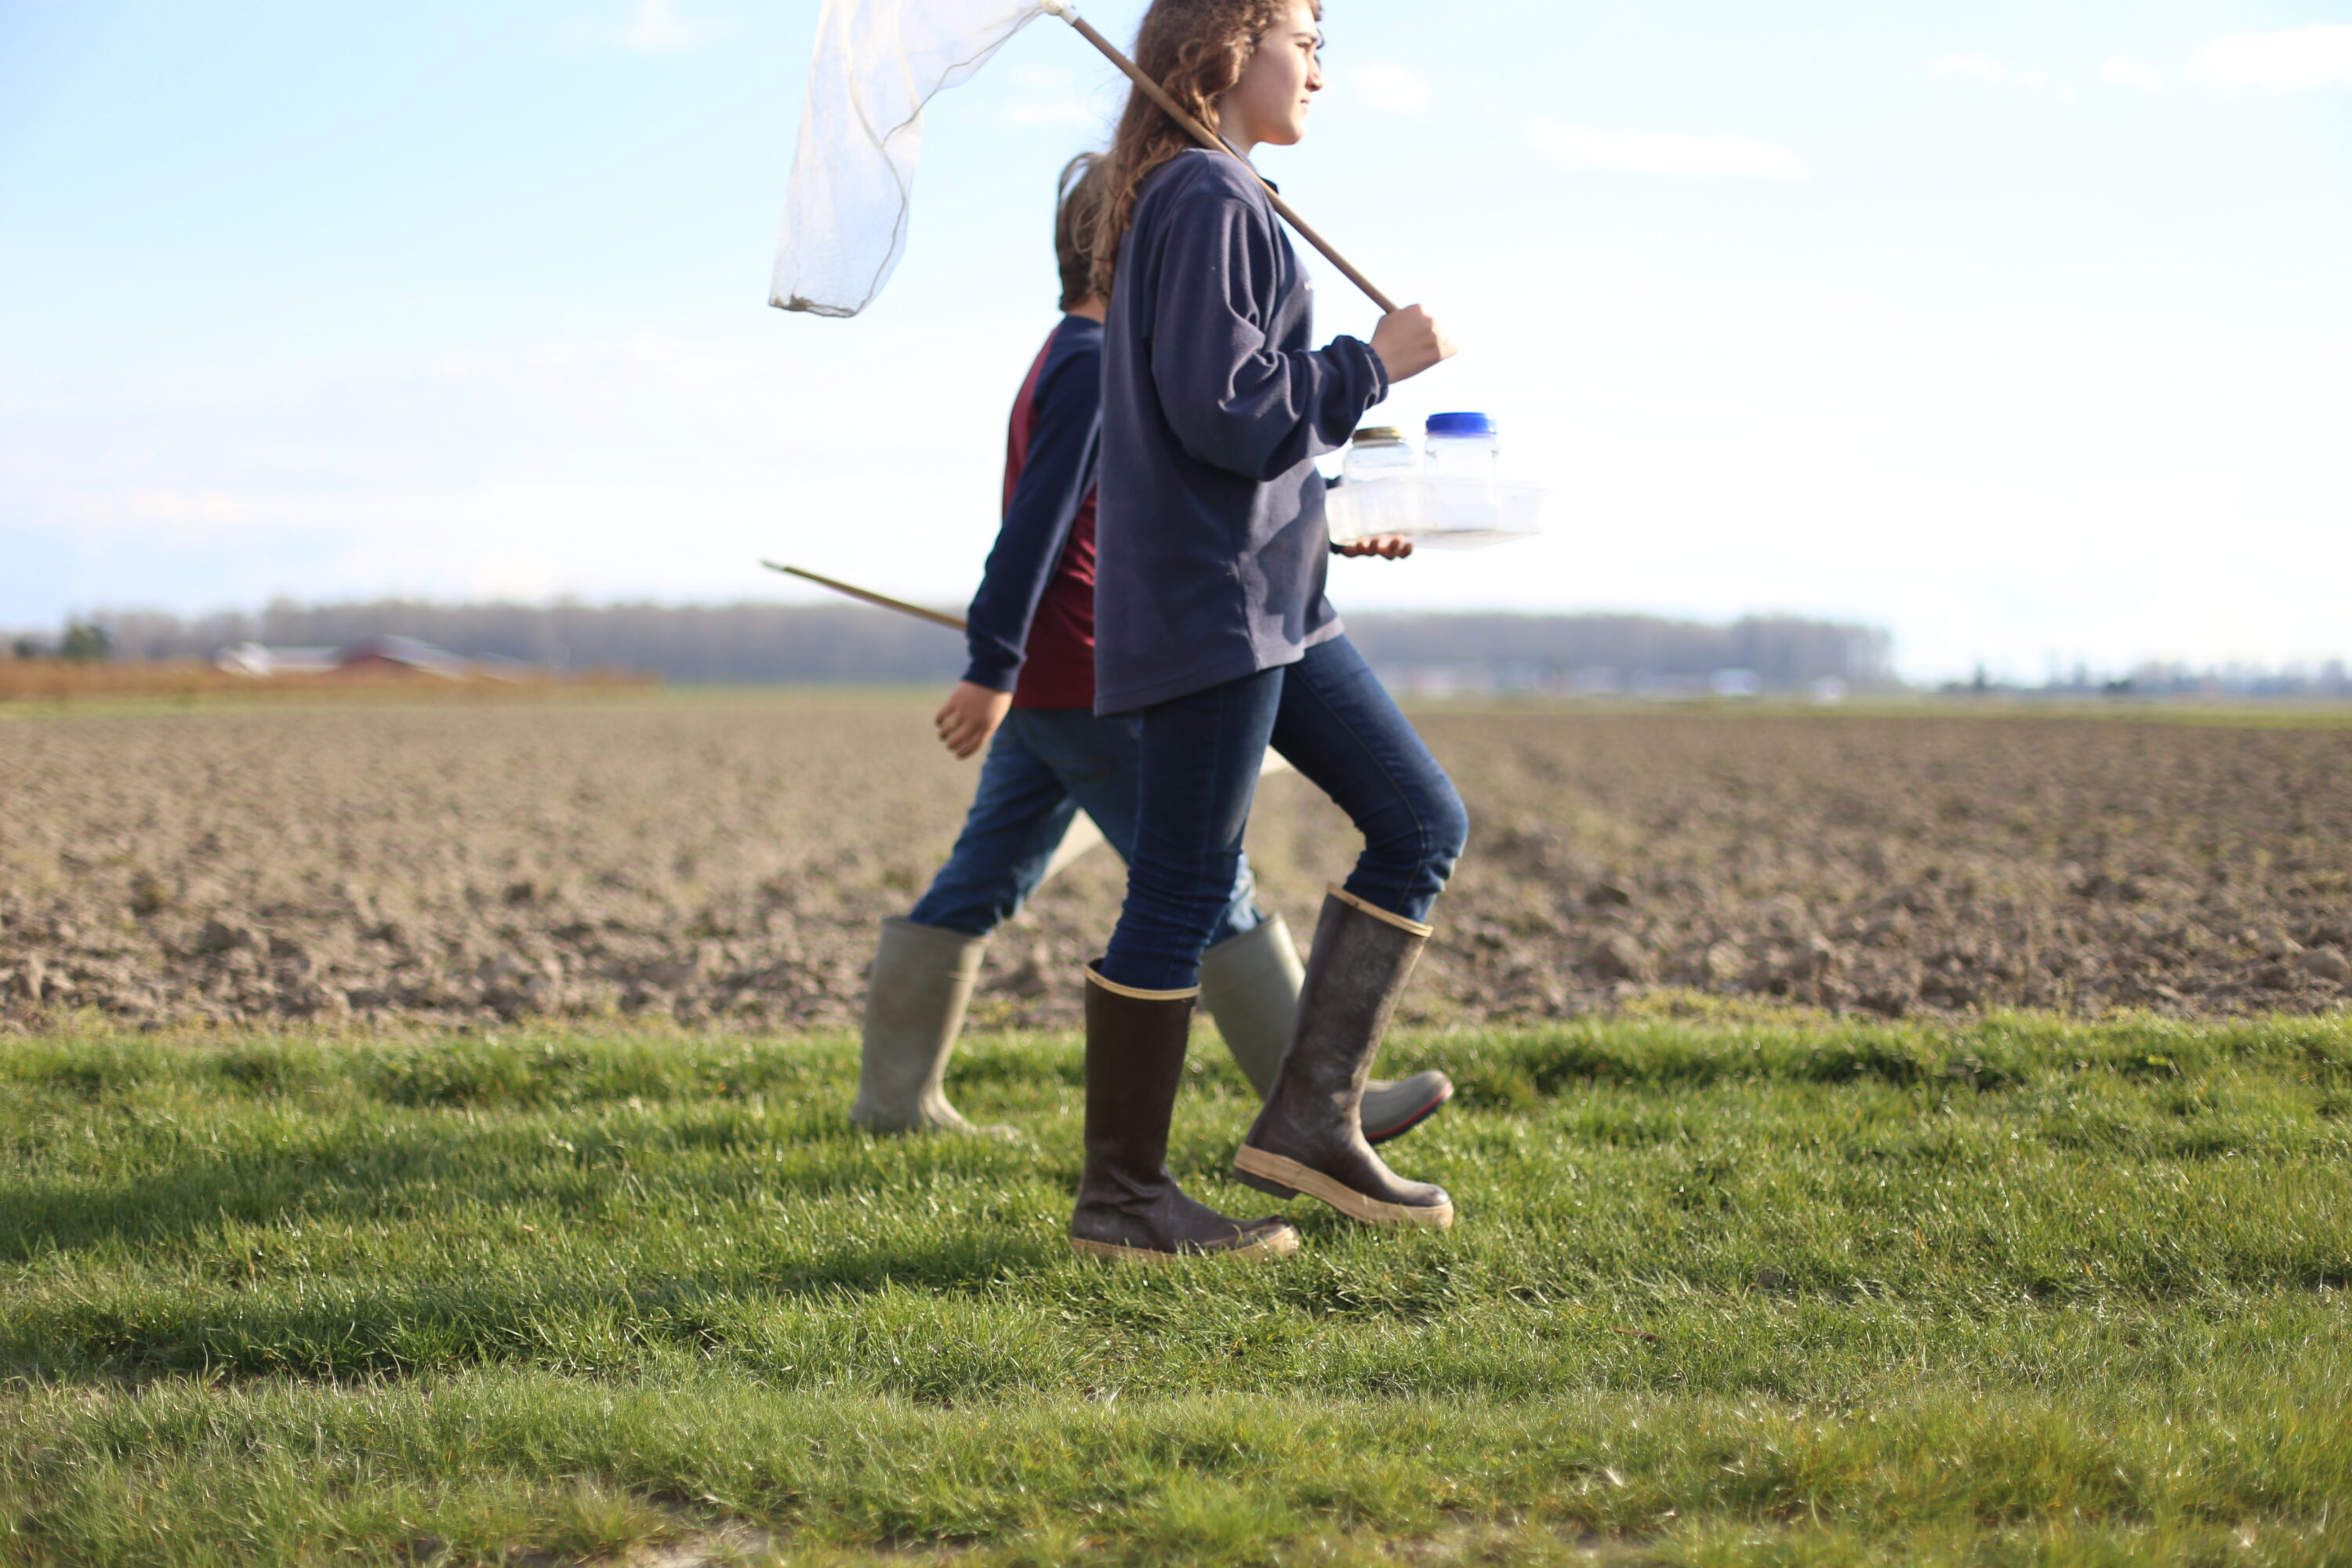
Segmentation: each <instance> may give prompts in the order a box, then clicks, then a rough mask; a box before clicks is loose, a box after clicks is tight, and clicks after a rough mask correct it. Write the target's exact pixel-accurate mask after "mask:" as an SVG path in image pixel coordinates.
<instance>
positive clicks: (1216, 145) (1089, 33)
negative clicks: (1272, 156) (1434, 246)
mask: <svg viewBox="0 0 2352 1568" xmlns="http://www.w3.org/2000/svg"><path fill="white" fill-rule="evenodd" d="M1040 4H1042V5H1044V6H1045V9H1046V10H1048V11H1051V12H1052V13H1053V14H1054V15H1055V16H1059V17H1060V18H1061V19H1062V20H1063V21H1065V22H1067V23H1068V24H1069V25H1070V26H1073V27H1076V29H1077V30H1078V37H1082V38H1084V39H1086V41H1087V42H1088V43H1090V44H1092V45H1093V46H1094V47H1096V48H1097V49H1100V50H1101V51H1102V52H1103V58H1106V59H1108V60H1109V61H1110V63H1111V64H1113V65H1115V66H1117V67H1118V68H1119V69H1121V70H1123V71H1125V72H1126V73H1127V75H1128V79H1129V80H1130V81H1132V82H1134V83H1135V85H1136V86H1137V87H1139V88H1140V89H1143V94H1144V96H1145V97H1147V98H1149V99H1150V100H1151V101H1152V102H1154V103H1156V104H1158V105H1159V106H1160V109H1161V110H1163V111H1165V112H1166V114H1167V116H1168V118H1169V119H1171V120H1172V121H1175V122H1176V123H1177V124H1178V125H1180V126H1181V127H1183V129H1184V130H1185V131H1186V132H1188V133H1189V134H1190V135H1191V136H1192V140H1193V141H1195V142H1199V143H1200V144H1201V145H1202V146H1203V147H1206V148H1208V149H1209V150H1210V151H1212V152H1216V153H1224V154H1226V155H1227V156H1229V157H1231V158H1233V159H1234V161H1236V162H1237V163H1240V164H1241V166H1242V167H1243V168H1244V169H1248V170H1249V172H1250V177H1251V178H1253V179H1255V180H1256V181H1257V183H1258V184H1261V185H1265V199H1266V200H1268V201H1270V202H1272V203H1273V204H1274V210H1275V211H1276V212H1278V213H1280V214H1281V215H1282V220H1283V221H1284V222H1285V223H1286V224H1288V225H1289V226H1291V227H1293V228H1295V229H1297V231H1298V237H1300V238H1301V239H1304V240H1305V241H1306V242H1307V244H1309V245H1311V246H1313V247H1315V248H1316V249H1318V250H1319V251H1321V252H1322V253H1323V255H1324V257H1325V258H1327V259H1328V260H1329V261H1330V263H1331V265H1332V266H1334V267H1336V268H1339V270H1340V271H1341V272H1343V273H1345V274H1346V275H1347V279H1348V281H1349V282H1350V283H1353V284H1354V285H1355V286H1356V287H1357V288H1359V289H1362V290H1363V291H1364V293H1365V295H1366V296H1367V297H1368V298H1369V299H1370V300H1371V302H1372V303H1373V304H1375V305H1378V306H1379V307H1380V308H1381V313H1382V314H1383V315H1386V314H1388V313H1390V312H1391V311H1393V310H1395V309H1396V308H1397V307H1396V301H1395V300H1391V299H1390V298H1389V297H1388V296H1387V295H1386V294H1383V293H1381V291H1380V289H1377V288H1375V287H1374V286H1373V283H1372V280H1371V279H1369V278H1367V277H1365V276H1364V275H1363V274H1362V273H1360V272H1359V271H1357V270H1356V264H1355V263H1354V262H1352V261H1349V259H1348V258H1346V257H1344V256H1342V255H1340V254H1339V252H1338V251H1337V250H1334V249H1333V248H1332V247H1331V242H1330V241H1329V240H1328V239H1326V238H1324V237H1322V236H1321V235H1319V234H1318V233H1316V232H1315V226H1314V225H1313V224H1311V223H1308V222H1307V220H1306V219H1305V218H1303V217H1300V216H1298V215H1297V213H1296V212H1294V211H1293V210H1291V205H1290V204H1289V203H1288V202H1286V201H1284V200H1283V199H1282V194H1281V193H1280V192H1279V191H1276V189H1275V188H1274V187H1273V186H1272V185H1266V184H1265V175H1263V174H1259V173H1258V172H1257V170H1256V169H1255V167H1253V166H1252V164H1251V163H1250V161H1249V160H1248V159H1247V158H1244V157H1243V156H1242V155H1241V154H1240V153H1236V152H1234V150H1233V148H1232V147H1231V146H1230V145H1229V144H1227V142H1226V141H1225V139H1224V138H1223V137H1222V136H1220V135H1218V134H1217V133H1216V132H1213V131H1212V130H1210V129H1209V128H1208V127H1207V126H1205V125H1203V124H1202V123H1201V122H1200V121H1197V120H1195V119H1193V118H1192V116H1191V115H1189V114H1187V113H1185V112H1184V111H1183V110H1181V109H1180V108H1178V107H1177V105H1176V100H1174V99H1172V98H1171V97H1169V96H1168V89H1165V88H1163V87H1161V86H1160V84H1159V83H1158V82H1156V81H1154V80H1152V79H1150V77H1148V76H1146V75H1144V74H1143V72H1142V71H1141V69H1139V68H1138V67H1137V65H1136V63H1135V62H1134V61H1133V60H1131V59H1129V58H1127V56H1126V55H1125V54H1123V53H1122V52H1120V50H1119V47H1118V45H1117V44H1114V43H1112V42H1111V41H1110V40H1109V39H1108V38H1106V37H1103V36H1102V35H1101V34H1100V33H1098V32H1097V31H1096V30H1095V27H1094V24H1092V23H1090V22H1088V21H1087V19H1086V18H1085V17H1084V16H1079V15H1078V14H1077V13H1076V11H1074V10H1072V9H1071V8H1070V5H1069V0H1040Z"/></svg>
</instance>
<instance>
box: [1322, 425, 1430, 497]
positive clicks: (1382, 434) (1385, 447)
mask: <svg viewBox="0 0 2352 1568" xmlns="http://www.w3.org/2000/svg"><path fill="white" fill-rule="evenodd" d="M1420 466H1421V463H1420V459H1419V458H1416V457H1414V455H1413V450H1412V447H1411V446H1410V445H1409V444H1408V443H1407V442H1406V440H1405V438H1404V432H1403V431H1402V430H1400V429H1398V428H1397V427H1396V426H1393V425H1367V426H1364V427H1363V428H1362V429H1360V430H1359V431H1357V432H1356V436H1355V439H1353V440H1351V441H1349V443H1348V455H1347V456H1346V457H1345V458H1341V459H1339V481H1340V483H1342V484H1349V485H1367V484H1372V483H1375V482H1377V481H1378V480H1381V479H1398V478H1401V477H1402V476H1404V475H1408V474H1411V473H1412V472H1413V470H1414V469H1416V468H1419V467H1420Z"/></svg>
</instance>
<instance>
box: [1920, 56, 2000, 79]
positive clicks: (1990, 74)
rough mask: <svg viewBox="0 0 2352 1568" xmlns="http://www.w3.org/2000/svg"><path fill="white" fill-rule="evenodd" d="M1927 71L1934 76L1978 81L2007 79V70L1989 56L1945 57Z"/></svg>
mask: <svg viewBox="0 0 2352 1568" xmlns="http://www.w3.org/2000/svg"><path fill="white" fill-rule="evenodd" d="M1927 69H1928V71H1929V73H1930V74H1932V75H1935V76H1964V77H1973V78H1974V79H1977V80H1978V81H2007V80H2008V79H2009V68H2008V67H2007V66H2005V65H2002V64H2001V63H2000V61H1999V60H1997V59H1994V58H1992V57H1991V56H1990V55H1946V56H1945V57H1944V58H1942V59H1939V60H1937V62H1936V63H1935V64H1933V65H1931V66H1929V67H1928V68H1927Z"/></svg>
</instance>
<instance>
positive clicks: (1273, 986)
mask: <svg viewBox="0 0 2352 1568" xmlns="http://www.w3.org/2000/svg"><path fill="white" fill-rule="evenodd" d="M1306 978H1307V969H1306V966H1305V965H1304V964H1302V963H1299V962H1298V947H1297V943H1295V942H1292V941H1291V940H1290V928H1289V927H1288V926H1287V925H1286V924H1284V923H1283V919H1282V917H1281V916H1280V915H1268V916H1266V918H1265V922H1264V923H1263V924H1261V925H1259V926H1257V927H1256V928H1255V930H1251V931H1244V932H1242V934H1241V935H1239V936H1236V937H1228V938H1227V939H1225V940H1224V941H1223V942H1219V943H1217V945H1216V946H1214V947H1213V948H1211V949H1209V951H1208V952H1204V953H1202V955H1201V1002H1202V1005H1203V1006H1205V1007H1207V1008H1208V1009H1209V1016H1211V1017H1212V1018H1214V1019H1215V1020H1216V1021H1217V1033H1219V1034H1220V1035H1223V1037H1225V1047H1226V1048H1227V1049H1228V1050H1230V1051H1232V1052H1233V1053H1234V1064H1235V1065H1236V1066H1238V1067H1239V1068H1241V1069H1242V1076H1243V1077H1244V1078H1245V1079H1249V1081H1250V1087H1251V1088H1252V1089H1255V1090H1257V1097H1258V1098H1259V1099H1260V1100H1264V1099H1265V1097H1266V1095H1267V1094H1269V1093H1270V1092H1272V1090H1273V1089H1274V1075H1275V1072H1276V1069H1277V1068H1280V1067H1281V1066H1282V1053H1283V1052H1284V1051H1285V1050H1286V1049H1287V1048H1289V1046H1290V1031H1291V1027H1292V1026H1293V1025H1294V1024H1296V1023H1297V1018H1298V988H1299V986H1300V985H1302V984H1305V982H1306ZM1453 1098H1454V1080H1453V1079H1450V1078H1448V1077H1446V1076H1445V1075H1444V1073H1442V1072H1436V1071H1430V1072H1417V1073H1415V1074H1413V1075H1412V1077H1411V1078H1408V1079H1401V1080H1399V1081H1398V1082H1395V1083H1384V1082H1382V1081H1381V1080H1380V1079H1371V1080H1370V1081H1368V1082H1367V1083H1366V1084H1365V1085H1364V1100H1363V1104H1362V1105H1361V1106H1360V1107H1359V1108H1358V1114H1359V1115H1360V1116H1361V1117H1362V1119H1363V1123H1364V1142H1367V1143H1379V1142H1383V1141H1385V1140H1387V1139H1391V1138H1393V1137H1395V1136H1396V1135H1397V1134H1398V1133H1400V1132H1409V1131H1412V1129H1413V1128H1414V1127H1417V1126H1419V1125H1420V1124H1421V1123H1422V1122H1423V1121H1426V1120H1427V1119H1428V1118H1430V1117H1432V1116H1433V1115H1435V1114H1436V1113H1437V1110H1438V1107H1440V1106H1442V1105H1444V1103H1445V1102H1446V1101H1447V1100H1451V1099H1453Z"/></svg>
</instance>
